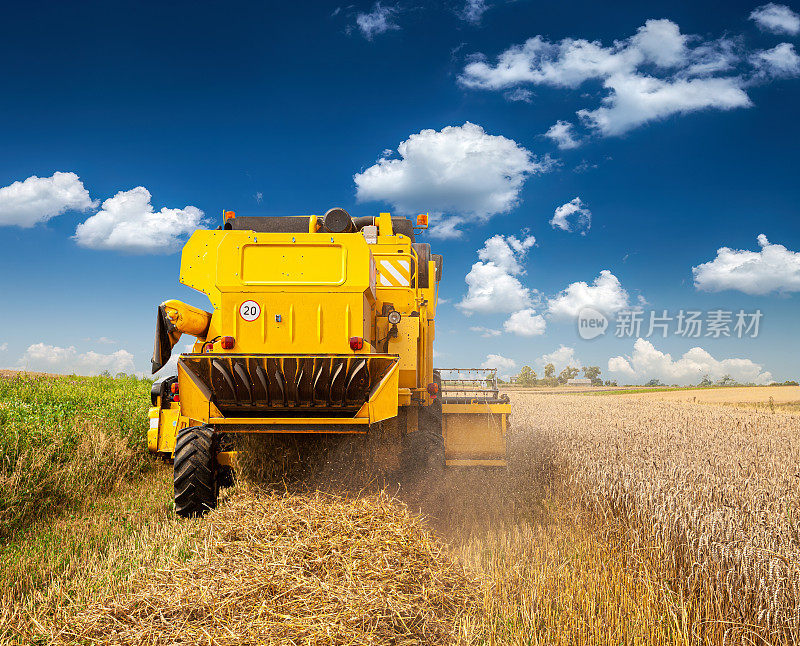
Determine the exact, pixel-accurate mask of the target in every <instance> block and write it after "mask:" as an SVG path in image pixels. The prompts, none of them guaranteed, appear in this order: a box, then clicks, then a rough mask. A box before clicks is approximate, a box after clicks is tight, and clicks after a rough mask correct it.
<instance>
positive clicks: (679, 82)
mask: <svg viewBox="0 0 800 646" xmlns="http://www.w3.org/2000/svg"><path fill="white" fill-rule="evenodd" d="M741 83H742V81H741V79H740V78H716V77H714V78H692V79H683V78H678V79H672V80H664V79H659V78H655V77H652V76H646V75H641V74H618V75H615V76H612V77H610V78H608V79H607V80H606V81H605V84H604V85H605V87H606V88H608V89H609V90H611V92H610V94H609V95H608V96H607V97H605V98H604V99H603V101H602V104H603V105H601V106H600V107H599V108H596V109H595V110H585V109H584V110H578V116H579V117H580V118H581V119H582V120H583V121H584V122H585V123H587V124H588V125H589V126H590V127H591V128H593V129H595V130H597V131H598V132H599V133H601V134H603V135H605V136H613V135H621V134H624V133H625V132H628V131H629V130H631V129H633V128H635V127H637V126H641V125H643V124H645V123H648V122H650V121H657V120H659V119H665V118H666V117H669V116H671V115H673V114H687V113H689V112H695V111H697V110H704V109H707V108H716V109H718V110H732V109H734V108H746V107H749V106H751V105H752V102H751V101H750V98H749V97H748V96H747V94H746V93H745V91H744V90H743V89H742V88H741Z"/></svg>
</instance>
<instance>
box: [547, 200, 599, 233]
mask: <svg viewBox="0 0 800 646" xmlns="http://www.w3.org/2000/svg"><path fill="white" fill-rule="evenodd" d="M550 225H551V226H552V227H553V228H554V229H556V228H557V229H561V230H562V231H570V232H572V231H575V232H579V233H580V234H581V235H586V232H587V231H588V230H589V229H590V228H591V226H592V212H591V211H590V210H589V207H587V206H586V203H585V202H583V201H582V200H581V198H579V197H576V198H574V199H572V200H570V201H569V202H567V203H566V204H562V205H561V206H559V207H558V208H557V209H556V210H555V213H554V214H553V219H552V220H550Z"/></svg>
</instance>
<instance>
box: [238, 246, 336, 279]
mask: <svg viewBox="0 0 800 646" xmlns="http://www.w3.org/2000/svg"><path fill="white" fill-rule="evenodd" d="M241 255H242V261H241V277H242V284H244V285H286V284H289V285H304V284H305V285H341V284H342V283H344V281H345V278H346V275H347V274H346V263H347V251H346V249H345V248H344V247H343V246H342V245H340V244H332V243H330V244H320V243H319V242H317V243H316V244H298V243H291V242H290V243H283V244H247V245H244V246H243V247H242V254H241Z"/></svg>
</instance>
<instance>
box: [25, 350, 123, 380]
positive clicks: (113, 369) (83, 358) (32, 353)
mask: <svg viewBox="0 0 800 646" xmlns="http://www.w3.org/2000/svg"><path fill="white" fill-rule="evenodd" d="M17 368H18V369H20V370H31V371H34V372H55V373H63V374H72V373H75V374H79V375H98V374H100V373H101V372H103V371H105V370H108V372H110V373H112V374H116V373H118V372H128V373H132V372H134V363H133V355H132V354H131V353H130V352H128V351H127V350H117V351H116V352H112V353H111V354H101V353H99V352H94V351H91V350H90V351H89V352H83V353H79V352H78V351H77V350H76V349H75V347H74V346H70V347H68V348H60V347H58V346H56V345H48V344H47V343H34V344H33V345H30V346H28V349H27V350H26V351H25V354H23V355H22V357H21V358H20V360H19V364H18V365H17Z"/></svg>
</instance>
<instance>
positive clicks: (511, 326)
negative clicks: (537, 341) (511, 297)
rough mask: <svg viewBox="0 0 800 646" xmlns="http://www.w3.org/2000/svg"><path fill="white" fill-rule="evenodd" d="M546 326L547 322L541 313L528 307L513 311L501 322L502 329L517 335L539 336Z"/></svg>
mask: <svg viewBox="0 0 800 646" xmlns="http://www.w3.org/2000/svg"><path fill="white" fill-rule="evenodd" d="M546 327H547V323H546V322H545V320H544V317H543V316H542V315H541V314H537V313H536V310H534V309H531V308H528V309H524V310H520V311H519V312H514V313H513V314H512V315H511V316H509V317H508V320H507V321H506V322H505V323H503V329H504V330H505V331H506V332H511V333H512V334H518V335H519V336H541V335H542V334H544V331H545V329H546Z"/></svg>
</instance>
